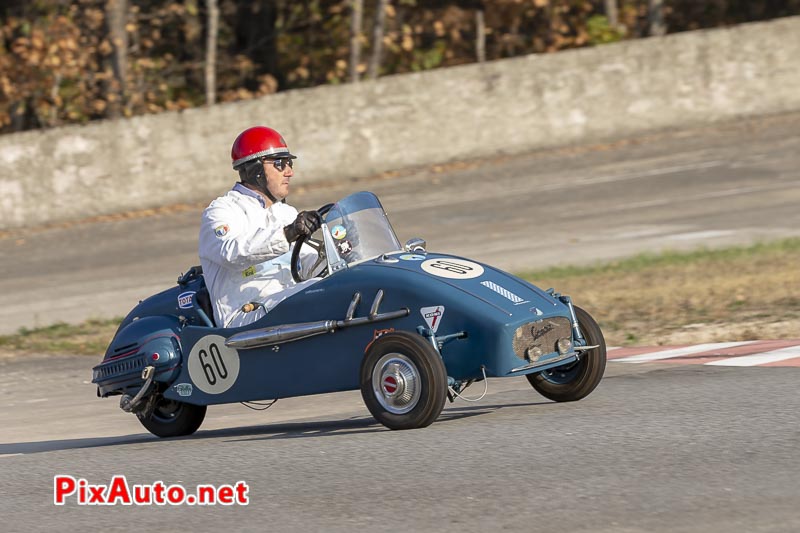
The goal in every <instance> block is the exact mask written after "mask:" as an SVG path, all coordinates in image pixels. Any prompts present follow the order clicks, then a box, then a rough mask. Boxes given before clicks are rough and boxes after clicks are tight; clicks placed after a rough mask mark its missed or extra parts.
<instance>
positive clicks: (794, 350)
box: [706, 346, 800, 366]
mask: <svg viewBox="0 0 800 533" xmlns="http://www.w3.org/2000/svg"><path fill="white" fill-rule="evenodd" d="M795 357H800V346H789V347H787V348H781V349H779V350H772V351H771V352H764V353H755V354H753V355H742V356H739V357H731V358H730V359H722V360H720V361H712V362H710V363H706V364H707V365H714V366H756V365H764V364H766V363H775V362H777V361H785V360H786V359H794V358H795Z"/></svg>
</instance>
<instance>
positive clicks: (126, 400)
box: [119, 366, 156, 413]
mask: <svg viewBox="0 0 800 533" xmlns="http://www.w3.org/2000/svg"><path fill="white" fill-rule="evenodd" d="M155 370H156V369H155V367H154V366H146V367H145V368H144V370H142V379H143V380H144V385H142V388H141V389H139V392H137V393H136V396H134V397H133V398H131V397H130V395H128V394H123V395H122V398H120V400H119V407H120V409H122V410H123V411H125V412H126V413H132V412H133V411H135V410H136V408H137V407H138V406H139V403H140V402H141V401H142V398H143V397H144V395H145V394H147V393H148V392H149V390H150V386H151V385H152V384H153V378H154V377H155V375H156V372H155Z"/></svg>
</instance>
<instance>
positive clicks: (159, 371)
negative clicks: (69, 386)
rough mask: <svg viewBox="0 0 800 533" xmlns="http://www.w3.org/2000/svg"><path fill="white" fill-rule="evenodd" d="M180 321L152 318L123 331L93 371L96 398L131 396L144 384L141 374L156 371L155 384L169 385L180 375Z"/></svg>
mask: <svg viewBox="0 0 800 533" xmlns="http://www.w3.org/2000/svg"><path fill="white" fill-rule="evenodd" d="M180 330H181V324H180V321H179V320H178V319H177V318H176V317H173V316H151V317H145V318H141V319H139V320H135V321H133V322H131V323H130V324H128V325H127V326H125V327H124V328H122V329H121V330H120V331H119V332H118V333H117V335H116V337H114V340H113V341H112V342H111V345H110V346H109V347H108V350H107V351H106V355H105V357H104V358H103V362H102V363H100V364H99V365H97V366H95V367H94V368H93V369H92V383H95V384H96V385H97V390H98V396H101V397H105V396H109V395H111V394H121V393H123V392H128V393H130V392H131V391H134V392H135V391H137V390H138V389H139V388H141V386H142V385H143V384H144V379H142V371H143V370H144V369H145V367H147V366H152V367H154V368H155V377H154V381H156V382H157V383H166V384H169V383H171V382H172V380H174V379H175V377H176V376H177V375H178V373H179V372H180V366H181V357H182V350H181V341H180V336H179V333H180Z"/></svg>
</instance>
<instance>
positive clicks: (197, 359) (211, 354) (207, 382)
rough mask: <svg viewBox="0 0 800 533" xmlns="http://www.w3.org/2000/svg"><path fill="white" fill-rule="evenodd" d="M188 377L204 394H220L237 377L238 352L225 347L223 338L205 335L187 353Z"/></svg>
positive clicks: (228, 387)
mask: <svg viewBox="0 0 800 533" xmlns="http://www.w3.org/2000/svg"><path fill="white" fill-rule="evenodd" d="M188 366H189V377H190V378H192V382H193V383H194V384H195V386H197V388H198V389H200V390H201V391H203V392H205V393H206V394H222V393H223V392H225V391H226V390H228V389H230V388H231V386H232V385H233V384H234V383H235V382H236V378H237V377H239V352H237V351H236V350H235V349H233V348H228V347H227V346H225V337H222V336H220V335H207V336H205V337H203V338H202V339H200V340H199V341H197V343H195V345H194V346H193V347H192V351H191V352H190V353H189V364H188Z"/></svg>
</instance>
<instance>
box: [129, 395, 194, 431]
mask: <svg viewBox="0 0 800 533" xmlns="http://www.w3.org/2000/svg"><path fill="white" fill-rule="evenodd" d="M136 416H137V418H138V419H139V422H141V423H142V425H143V426H144V427H145V428H147V431H149V432H150V433H152V434H153V435H155V436H156V437H182V436H185V435H191V434H192V433H194V432H195V431H197V429H198V428H199V427H200V424H202V423H203V419H204V418H205V417H206V406H205V405H192V404H190V403H183V402H178V401H175V400H168V399H166V398H163V397H162V398H159V400H158V402H157V403H156V406H155V409H153V412H152V413H151V414H150V416H147V417H146V416H144V415H143V414H141V413H137V414H136Z"/></svg>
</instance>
